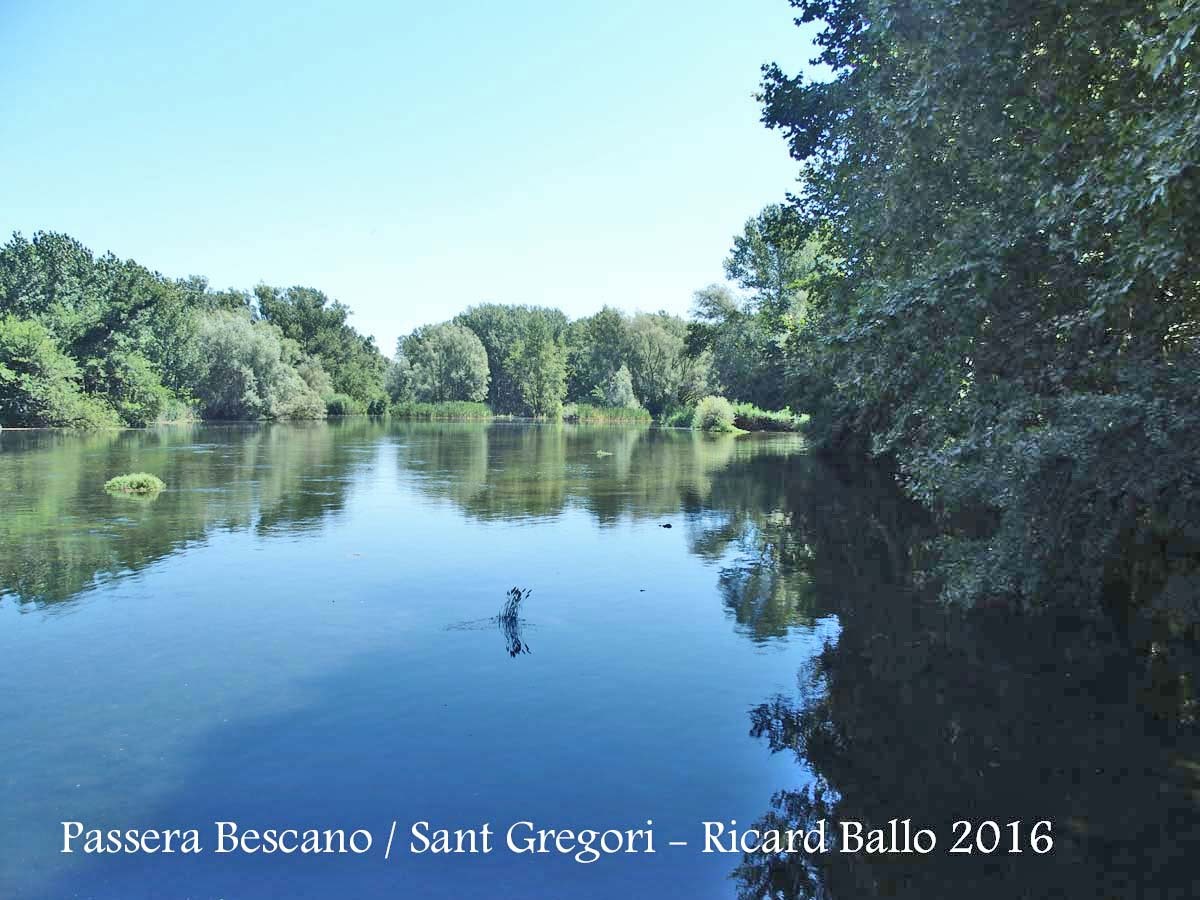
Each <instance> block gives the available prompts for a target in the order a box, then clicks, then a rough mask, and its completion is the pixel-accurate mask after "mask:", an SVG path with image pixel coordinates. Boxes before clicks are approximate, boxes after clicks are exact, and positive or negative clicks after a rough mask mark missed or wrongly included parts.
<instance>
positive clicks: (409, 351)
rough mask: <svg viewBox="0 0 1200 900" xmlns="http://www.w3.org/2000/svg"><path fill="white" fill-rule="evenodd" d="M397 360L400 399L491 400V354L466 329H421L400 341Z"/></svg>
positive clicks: (449, 325) (451, 325)
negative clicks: (489, 397) (489, 364)
mask: <svg viewBox="0 0 1200 900" xmlns="http://www.w3.org/2000/svg"><path fill="white" fill-rule="evenodd" d="M396 357H397V366H398V367H399V368H398V370H397V373H396V374H395V375H394V376H393V378H394V384H395V385H396V387H395V388H394V391H395V394H394V395H395V397H396V399H416V400H419V401H421V402H423V403H439V402H442V401H445V400H470V401H480V400H483V399H484V397H486V396H487V390H488V357H487V351H486V350H485V349H484V348H483V342H482V341H480V340H479V338H478V337H476V335H475V333H474V332H473V331H471V330H470V329H469V328H466V327H465V326H463V325H456V324H454V323H453V322H445V323H443V324H441V325H425V326H423V327H421V328H418V329H417V330H416V331H414V332H413V333H412V334H410V335H409V336H408V337H405V338H402V339H401V340H400V342H399V345H398V346H397V353H396ZM401 360H402V362H401ZM400 372H403V375H401V374H400Z"/></svg>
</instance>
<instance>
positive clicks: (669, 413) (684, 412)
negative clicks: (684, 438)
mask: <svg viewBox="0 0 1200 900" xmlns="http://www.w3.org/2000/svg"><path fill="white" fill-rule="evenodd" d="M695 418H696V407H694V406H676V407H674V408H672V409H668V410H665V411H664V412H663V414H662V417H661V418H660V419H659V424H660V425H662V426H664V427H666V428H691V427H692V420H693V419H695Z"/></svg>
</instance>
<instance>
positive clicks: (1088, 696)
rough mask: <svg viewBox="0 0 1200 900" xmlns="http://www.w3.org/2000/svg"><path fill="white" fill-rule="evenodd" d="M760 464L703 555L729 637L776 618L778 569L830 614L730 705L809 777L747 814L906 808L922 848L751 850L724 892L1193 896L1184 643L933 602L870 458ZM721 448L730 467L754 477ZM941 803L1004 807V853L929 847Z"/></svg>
mask: <svg viewBox="0 0 1200 900" xmlns="http://www.w3.org/2000/svg"><path fill="white" fill-rule="evenodd" d="M748 465H749V466H750V467H751V468H753V467H755V466H756V465H757V463H755V462H751V463H749V464H748ZM773 467H774V468H777V469H778V470H779V471H778V475H777V477H778V478H779V479H781V481H782V482H783V483H782V484H781V485H780V487H781V490H780V494H779V496H781V497H783V498H785V499H784V502H783V504H782V505H781V506H780V507H779V508H777V509H776V510H775V511H774V512H773V513H772V514H770V515H766V516H764V515H762V514H756V513H754V512H753V511H752V510H749V509H748V510H747V513H746V522H745V524H744V526H743V527H742V528H741V529H736V528H735V529H732V535H733V536H732V537H731V538H729V539H730V540H734V541H748V542H749V544H750V547H751V549H752V550H755V549H756V550H757V555H755V554H754V553H747V554H746V555H744V556H743V560H744V562H743V565H742V567H741V568H739V569H737V570H736V571H734V572H733V573H731V574H730V573H722V576H721V577H722V588H723V591H724V592H726V594H727V597H728V599H727V601H726V602H727V605H728V606H729V607H730V609H731V610H733V611H734V613H735V615H736V616H737V621H738V622H739V625H742V627H745V628H746V629H747V630H748V632H749V635H750V636H760V635H763V634H770V633H773V632H776V633H777V632H778V630H779V628H781V627H782V625H781V622H783V621H786V619H783V620H781V619H780V616H779V614H778V613H777V612H773V610H774V609H775V607H773V606H772V604H771V603H769V602H764V598H769V597H770V596H772V592H781V591H782V590H783V589H782V588H779V587H774V584H775V582H776V580H782V581H783V582H785V583H786V582H788V581H789V580H791V579H795V580H797V582H798V583H799V584H801V585H803V591H801V590H800V589H799V588H797V589H795V593H796V594H797V595H798V596H804V597H805V598H806V599H805V601H804V604H803V608H805V609H806V610H808V611H810V612H818V613H834V614H836V615H837V616H838V617H839V619H840V622H841V631H840V634H839V636H838V638H837V640H836V641H834V642H830V643H829V644H828V645H827V646H826V647H825V649H824V651H823V653H821V654H820V655H819V657H818V658H817V659H816V660H815V661H814V664H813V665H812V666H811V667H810V668H806V669H805V670H802V671H801V672H800V673H799V675H798V679H797V688H796V691H795V693H794V694H785V695H776V696H771V697H768V698H766V699H765V700H764V701H763V702H762V703H760V704H759V705H758V706H757V707H756V708H755V709H754V710H753V711H752V712H751V715H750V733H751V735H752V736H753V737H755V738H757V739H759V740H761V741H762V742H763V744H764V747H765V749H767V750H768V751H769V752H771V753H780V754H788V755H791V756H793V757H794V758H795V760H796V762H797V764H798V766H799V769H798V779H797V780H798V782H806V781H807V773H808V772H812V773H814V774H815V775H816V781H815V782H814V783H811V784H808V783H798V784H797V785H796V786H794V787H793V786H786V785H785V786H781V789H780V790H779V791H778V793H776V795H775V796H774V797H773V798H772V799H771V804H770V810H769V811H768V812H767V813H766V814H765V815H764V816H763V817H762V819H761V820H760V821H759V822H757V823H755V826H754V827H757V828H760V829H764V830H772V829H783V830H786V829H796V828H812V827H815V826H816V824H817V823H818V822H819V821H820V820H822V819H824V820H826V821H827V824H828V827H829V829H830V832H831V834H834V835H836V834H837V833H838V828H839V825H840V823H842V822H861V823H863V825H864V829H869V828H880V827H885V828H886V826H887V824H888V821H889V820H891V819H901V820H903V819H911V820H912V822H913V827H914V828H919V827H928V828H932V829H933V830H934V831H935V833H936V834H937V836H938V848H937V850H936V851H935V852H934V853H933V854H930V855H928V856H922V855H917V854H909V855H902V854H889V855H870V854H865V853H838V852H832V853H829V854H815V855H812V856H805V855H800V856H795V855H793V856H791V857H789V856H787V855H786V854H780V855H763V854H750V855H747V856H746V857H745V858H744V860H743V865H742V867H741V869H740V870H739V872H738V879H737V880H738V887H739V893H740V896H742V897H744V898H789V900H790V898H813V900H816V898H860V897H896V898H913V900H917V898H931V897H977V898H981V900H982V898H993V897H994V898H997V900H999V898H1014V897H1029V898H1043V897H1064V898H1080V900H1083V898H1087V900H1092V898H1096V897H1152V898H1185V897H1194V896H1200V864H1198V863H1197V862H1196V858H1195V847H1196V846H1198V843H1197V842H1200V741H1198V735H1197V725H1196V715H1195V710H1196V704H1195V699H1194V695H1193V689H1192V685H1193V684H1194V673H1195V659H1196V657H1195V653H1194V648H1189V647H1186V646H1183V647H1173V648H1171V652H1170V653H1167V652H1165V650H1163V649H1159V648H1157V647H1151V648H1150V649H1149V650H1148V651H1147V648H1145V647H1142V646H1137V645H1135V644H1131V643H1130V642H1129V641H1128V635H1127V632H1126V630H1125V629H1122V628H1121V627H1120V625H1119V623H1115V622H1114V621H1112V620H1111V618H1109V617H1107V616H1106V615H1105V614H1104V613H1103V611H1102V610H1097V611H1096V612H1095V613H1094V614H1088V613H1085V612H1083V611H1072V612H1071V613H1070V614H1049V613H1047V614H1043V615H1026V616H1017V615H1012V614H1007V613H1003V612H999V611H988V612H980V613H965V612H962V611H957V610H951V609H946V608H943V607H942V606H940V605H939V604H937V603H936V602H931V598H930V597H929V596H922V595H920V594H918V593H916V592H915V591H914V590H913V589H912V588H911V586H910V585H911V579H910V577H909V575H910V568H911V563H912V559H913V554H915V553H917V550H916V549H915V548H917V547H919V546H920V540H921V538H922V537H923V535H924V534H925V531H924V528H925V526H924V523H923V521H922V517H921V516H920V514H919V513H918V512H917V511H915V510H913V509H912V508H911V507H909V506H908V504H907V503H906V502H905V501H904V500H903V499H902V498H900V497H899V496H898V495H897V492H896V491H895V490H894V489H893V488H892V486H891V484H890V482H889V479H888V478H887V477H886V473H883V474H882V475H881V474H880V473H872V472H856V473H849V474H848V473H846V472H838V471H836V470H834V469H831V468H828V467H826V466H824V465H823V464H821V463H819V462H818V461H816V460H812V459H792V460H788V461H786V462H785V463H784V464H782V465H780V464H779V463H778V462H776V463H773ZM738 468H739V467H738V466H733V467H731V470H730V472H729V473H728V474H729V475H730V476H731V477H732V478H733V479H734V481H737V480H739V479H743V480H745V481H746V482H747V483H750V482H754V481H755V480H756V479H755V477H754V476H753V475H752V474H751V473H750V472H743V473H741V475H738V473H737V469H738ZM720 484H721V482H718V487H717V489H715V490H714V496H719V494H720ZM739 493H740V492H739ZM776 523H778V525H779V526H780V527H785V528H786V531H787V533H786V534H780V533H779V532H778V531H777V530H773V529H774V525H775V524H776ZM727 531H728V529H727ZM789 571H791V574H789ZM779 608H781V609H786V610H788V612H789V614H794V608H793V607H791V606H789V605H786V604H784V605H781V606H780V607H779ZM801 772H803V773H805V775H804V777H803V778H801V777H799V775H800V773H801ZM960 820H966V821H969V822H971V823H972V827H975V826H977V825H978V824H979V823H980V822H983V821H987V820H991V821H995V822H997V823H999V825H1000V828H1001V829H1002V832H1003V836H1004V839H1005V840H1007V839H1008V835H1009V834H1010V832H1009V826H1008V823H1010V822H1014V821H1017V822H1021V823H1023V824H1022V825H1021V826H1019V827H1018V831H1019V832H1020V834H1021V835H1022V837H1021V846H1022V848H1023V852H1022V853H1019V854H1009V853H995V854H989V855H981V854H980V853H979V852H978V850H976V851H975V852H974V853H972V854H970V855H966V854H961V855H954V854H950V853H948V852H947V851H948V849H949V847H950V846H951V845H953V843H954V839H955V837H956V832H955V831H954V823H955V822H957V821H960ZM1041 820H1049V821H1050V822H1052V834H1053V838H1054V847H1053V851H1052V852H1050V853H1048V854H1046V855H1038V854H1035V853H1033V852H1031V850H1030V844H1029V829H1030V828H1031V827H1032V825H1034V824H1035V823H1036V822H1038V821H1041ZM960 828H961V826H960ZM985 844H986V841H985ZM1002 846H1003V847H1005V848H1006V847H1008V846H1009V845H1008V844H1007V843H1005V844H1003V845H1002Z"/></svg>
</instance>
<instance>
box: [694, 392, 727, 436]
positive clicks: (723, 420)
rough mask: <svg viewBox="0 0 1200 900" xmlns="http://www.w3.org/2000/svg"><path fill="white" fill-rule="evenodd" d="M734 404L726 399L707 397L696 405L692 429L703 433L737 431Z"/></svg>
mask: <svg viewBox="0 0 1200 900" xmlns="http://www.w3.org/2000/svg"><path fill="white" fill-rule="evenodd" d="M733 419H734V411H733V404H732V403H730V402H729V401H728V400H726V399H725V398H724V397H705V398H704V399H703V400H701V401H700V402H699V403H697V404H696V414H695V416H693V417H692V427H693V428H698V429H700V430H701V431H737V430H738V429H737V428H736V427H735V426H734V424H733Z"/></svg>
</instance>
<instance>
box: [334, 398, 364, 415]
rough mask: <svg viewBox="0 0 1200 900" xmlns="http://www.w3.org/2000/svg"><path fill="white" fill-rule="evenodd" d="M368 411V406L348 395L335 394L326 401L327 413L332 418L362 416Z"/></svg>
mask: <svg viewBox="0 0 1200 900" xmlns="http://www.w3.org/2000/svg"><path fill="white" fill-rule="evenodd" d="M366 411H367V408H366V406H364V405H363V404H361V403H359V402H358V401H357V400H355V399H354V398H353V397H351V396H349V395H348V394H334V395H333V396H332V397H330V398H329V399H328V400H326V401H325V412H326V414H327V415H330V416H361V415H365V414H366Z"/></svg>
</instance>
